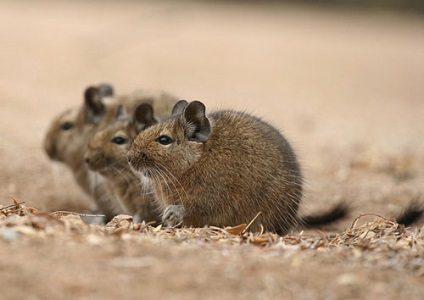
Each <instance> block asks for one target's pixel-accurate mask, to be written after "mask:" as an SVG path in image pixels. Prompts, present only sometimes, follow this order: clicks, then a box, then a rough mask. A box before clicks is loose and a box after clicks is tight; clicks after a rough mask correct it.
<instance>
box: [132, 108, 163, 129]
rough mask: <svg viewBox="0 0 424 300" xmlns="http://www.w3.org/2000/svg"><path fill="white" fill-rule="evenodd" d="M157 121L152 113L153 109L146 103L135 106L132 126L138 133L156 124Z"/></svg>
mask: <svg viewBox="0 0 424 300" xmlns="http://www.w3.org/2000/svg"><path fill="white" fill-rule="evenodd" d="M157 122H158V120H157V119H156V118H155V116H154V113H153V107H152V106H151V105H150V104H148V103H143V104H140V105H139V106H137V108H136V109H135V111H134V124H135V126H136V129H137V131H138V132H140V131H142V130H144V129H146V128H147V127H150V126H152V125H154V124H156V123H157Z"/></svg>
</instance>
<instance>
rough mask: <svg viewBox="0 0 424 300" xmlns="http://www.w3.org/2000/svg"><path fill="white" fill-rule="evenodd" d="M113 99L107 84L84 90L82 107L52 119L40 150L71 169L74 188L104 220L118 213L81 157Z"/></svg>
mask: <svg viewBox="0 0 424 300" xmlns="http://www.w3.org/2000/svg"><path fill="white" fill-rule="evenodd" d="M113 96H114V90H113V87H112V86H111V85H109V84H101V85H99V86H90V87H88V88H86V89H85V91H84V102H83V104H82V105H80V106H77V107H74V108H71V109H69V110H66V111H65V112H63V113H62V114H60V115H59V116H58V117H56V118H55V119H54V120H53V121H52V123H51V124H50V127H49V129H48V131H47V134H46V137H45V139H44V149H45V151H46V153H47V155H48V156H49V158H50V159H51V160H53V161H58V162H61V163H63V164H65V165H66V166H67V167H69V168H70V169H71V171H72V173H73V175H74V178H75V180H76V182H77V183H78V185H79V186H80V187H81V188H82V190H83V191H84V192H85V193H86V194H88V195H89V196H91V197H92V199H93V200H94V204H95V207H94V209H95V210H99V211H100V212H101V213H104V214H105V215H106V218H111V217H113V216H114V215H115V214H116V213H120V210H119V208H118V207H116V206H115V205H114V202H113V201H112V200H111V199H110V196H109V195H108V193H106V192H105V191H104V189H103V188H102V183H101V180H100V182H99V178H96V177H95V176H93V174H91V173H90V172H89V170H88V168H87V166H86V165H85V163H84V159H83V155H84V150H85V147H86V145H87V142H88V139H89V137H90V136H91V135H92V134H93V132H94V130H95V129H96V127H97V126H99V124H100V123H102V122H103V119H105V115H106V114H107V113H108V111H109V110H111V108H112V107H115V105H116V104H115V102H116V99H115V98H114V97H113ZM105 122H107V121H105Z"/></svg>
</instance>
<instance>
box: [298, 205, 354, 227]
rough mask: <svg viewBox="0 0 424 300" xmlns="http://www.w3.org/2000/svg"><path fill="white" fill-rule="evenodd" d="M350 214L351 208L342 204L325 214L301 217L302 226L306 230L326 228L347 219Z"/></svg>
mask: <svg viewBox="0 0 424 300" xmlns="http://www.w3.org/2000/svg"><path fill="white" fill-rule="evenodd" d="M349 212H350V207H349V206H348V205H347V204H346V203H344V202H341V203H338V204H336V205H335V206H334V207H333V208H332V209H331V210H329V211H327V212H325V213H323V214H316V215H309V216H304V217H300V225H301V227H304V228H315V227H320V226H325V225H328V224H331V223H334V222H336V221H339V220H341V219H343V218H345V217H346V216H347V215H348V214H349Z"/></svg>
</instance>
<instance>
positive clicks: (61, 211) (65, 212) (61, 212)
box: [50, 210, 105, 217]
mask: <svg viewBox="0 0 424 300" xmlns="http://www.w3.org/2000/svg"><path fill="white" fill-rule="evenodd" d="M50 214H51V215H53V214H70V215H76V216H81V217H105V215H96V214H82V213H77V212H73V211H66V210H57V211H54V212H51V213H50Z"/></svg>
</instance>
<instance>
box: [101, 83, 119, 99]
mask: <svg viewBox="0 0 424 300" xmlns="http://www.w3.org/2000/svg"><path fill="white" fill-rule="evenodd" d="M98 89H99V93H100V97H112V96H113V95H114V94H115V91H114V89H113V86H112V85H110V84H109V83H102V84H99V86H98Z"/></svg>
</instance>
